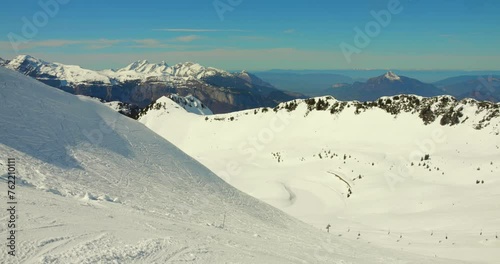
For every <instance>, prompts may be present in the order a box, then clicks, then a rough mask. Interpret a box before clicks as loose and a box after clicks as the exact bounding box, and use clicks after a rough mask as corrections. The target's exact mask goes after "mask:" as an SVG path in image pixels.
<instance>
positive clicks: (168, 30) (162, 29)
mask: <svg viewBox="0 0 500 264" xmlns="http://www.w3.org/2000/svg"><path fill="white" fill-rule="evenodd" d="M153 30H154V31H167V32H246V31H245V30H241V29H206V28H205V29H202V28H157V29H153Z"/></svg>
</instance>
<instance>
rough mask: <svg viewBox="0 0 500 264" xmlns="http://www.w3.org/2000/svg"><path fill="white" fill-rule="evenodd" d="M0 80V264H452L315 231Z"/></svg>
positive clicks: (116, 121)
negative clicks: (12, 239)
mask: <svg viewBox="0 0 500 264" xmlns="http://www.w3.org/2000/svg"><path fill="white" fill-rule="evenodd" d="M0 80H1V81H0V100H1V101H2V104H0V112H2V118H1V119H0V156H1V160H0V163H1V164H0V165H1V167H2V168H3V170H4V172H3V173H0V177H1V180H0V182H2V184H1V187H0V188H1V192H2V193H5V192H6V185H7V184H6V183H5V180H6V170H5V169H6V167H5V162H6V159H7V158H16V168H17V173H18V178H17V188H16V195H17V196H18V201H19V204H18V205H19V206H18V212H17V215H18V222H17V235H18V236H17V243H18V244H17V246H18V248H17V256H16V257H9V256H8V255H7V248H6V247H5V246H3V247H1V249H0V254H2V258H1V260H0V263H167V262H168V263H180V262H182V263H424V262H427V263H428V262H430V261H433V262H434V261H436V262H439V263H454V262H452V261H445V260H444V259H440V258H437V259H436V258H434V257H433V258H429V259H425V258H422V257H419V256H416V255H412V254H407V253H404V252H400V251H395V250H387V249H381V248H377V247H375V246H373V245H370V244H369V243H368V242H367V241H363V242H360V241H356V240H354V239H350V238H342V237H336V236H333V235H328V234H326V233H324V232H320V231H317V230H315V229H314V228H311V227H309V226H308V225H305V224H303V223H301V222H298V221H296V220H294V219H292V218H290V217H289V216H287V215H286V214H284V213H282V212H280V211H278V210H276V209H274V208H272V207H270V206H268V205H265V204H263V203H262V202H259V201H257V200H256V199H254V198H251V197H249V196H247V195H245V194H242V193H241V192H239V191H237V190H236V189H234V188H232V187H230V186H229V185H227V184H226V183H225V182H224V181H222V180H221V179H220V178H219V177H217V176H216V175H215V174H213V173H212V172H211V171H209V170H208V169H207V168H206V167H204V166H202V165H201V164H199V163H198V162H196V161H195V160H193V159H192V158H190V157H189V156H187V155H186V154H184V153H183V152H182V151H180V150H179V149H178V148H176V147H175V146H174V145H172V144H171V143H169V142H168V141H166V140H164V139H162V138H160V137H159V136H157V135H156V134H154V133H153V132H151V131H150V130H148V129H147V128H146V127H144V126H143V125H142V124H140V123H138V122H136V121H134V120H132V119H129V118H127V117H124V116H122V115H120V114H118V113H116V112H115V111H113V110H112V109H110V108H109V107H108V106H105V105H103V104H101V103H99V102H96V101H95V100H93V99H90V98H83V97H77V96H73V95H70V94H67V93H64V92H62V91H59V90H55V89H53V88H51V87H49V86H46V85H43V84H41V83H40V82H38V81H35V80H33V79H30V78H28V77H26V76H23V75H21V74H19V73H16V72H13V71H10V70H7V69H5V68H0ZM20 108H22V109H23V110H22V111H19V109H20ZM192 116H196V115H192ZM4 206H5V203H4ZM2 211H3V212H4V213H2V214H1V217H0V219H1V222H0V235H1V236H2V237H6V236H7V232H9V231H10V230H9V229H8V228H7V226H6V223H7V222H6V219H7V218H6V215H5V214H6V211H5V210H2ZM224 215H225V216H226V217H225V219H226V220H225V224H224V226H223V228H221V227H219V226H221V225H222V222H223V219H224Z"/></svg>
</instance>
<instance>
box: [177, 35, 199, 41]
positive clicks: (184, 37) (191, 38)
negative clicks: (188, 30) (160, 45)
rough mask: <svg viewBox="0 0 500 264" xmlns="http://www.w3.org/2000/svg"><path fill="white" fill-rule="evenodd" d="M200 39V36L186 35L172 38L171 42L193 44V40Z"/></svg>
mask: <svg viewBox="0 0 500 264" xmlns="http://www.w3.org/2000/svg"><path fill="white" fill-rule="evenodd" d="M198 39H201V37H200V36H198V35H188V36H180V37H177V38H174V39H173V40H174V41H176V42H193V41H195V40H198Z"/></svg>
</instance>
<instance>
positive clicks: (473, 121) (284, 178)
mask: <svg viewBox="0 0 500 264" xmlns="http://www.w3.org/2000/svg"><path fill="white" fill-rule="evenodd" d="M156 104H161V105H163V106H165V107H164V108H158V109H153V110H149V111H147V113H142V116H141V117H140V119H139V121H140V122H142V123H144V124H145V125H147V126H148V127H150V128H151V129H152V130H153V131H156V132H157V133H158V134H159V135H162V136H163V137H164V138H166V139H168V140H169V141H170V142H172V143H174V144H175V145H176V146H178V147H179V148H181V149H182V150H183V151H185V152H186V153H188V154H189V155H191V156H192V157H193V158H195V159H197V160H198V161H199V162H200V163H202V164H204V165H206V166H207V167H208V168H209V169H211V170H212V171H214V172H215V173H216V174H217V175H219V176H220V177H222V178H223V179H224V180H225V181H226V182H228V183H230V184H231V185H233V186H235V187H236V188H238V189H239V190H241V191H243V192H245V193H247V194H250V195H252V196H253V197H256V198H258V199H260V200H262V201H265V202H267V203H268V204H270V205H273V206H274V207H276V208H279V209H281V210H283V211H284V212H286V213H288V214H289V215H292V216H294V217H296V218H297V219H300V220H302V221H304V222H306V223H309V224H310V225H312V226H315V227H316V228H317V229H318V230H323V231H324V232H326V229H325V228H326V226H327V225H328V224H330V225H331V228H330V239H338V238H343V239H349V240H352V241H354V243H355V244H357V245H364V244H371V245H376V246H380V247H384V248H388V249H394V250H398V251H400V252H409V253H413V254H418V255H422V256H429V257H437V258H439V257H443V258H450V259H454V261H466V262H470V263H498V260H499V259H500V239H499V237H498V236H499V235H500V203H499V202H498V201H499V200H500V191H499V190H500V135H499V134H500V133H499V131H500V130H499V128H500V113H499V109H500V107H499V106H500V104H492V103H484V102H477V101H475V100H469V99H467V100H463V101H456V100H454V99H453V98H451V97H449V96H440V97H435V98H422V97H419V96H413V95H405V96H395V97H385V98H381V99H380V100H378V101H377V102H371V103H359V102H340V101H337V100H335V99H334V98H331V97H320V98H314V99H308V100H296V101H294V102H288V103H283V104H281V105H280V106H279V107H277V108H276V109H271V108H261V109H254V110H248V111H241V112H236V113H230V114H224V115H208V116H200V115H195V114H192V113H188V112H186V111H183V110H182V109H178V108H176V109H172V108H174V107H170V108H169V106H172V105H173V103H172V102H171V101H170V100H169V99H168V98H165V97H164V98H161V99H159V100H158V101H157V102H156ZM424 262H425V261H424ZM431 262H432V263H433V262H434V260H433V261H431Z"/></svg>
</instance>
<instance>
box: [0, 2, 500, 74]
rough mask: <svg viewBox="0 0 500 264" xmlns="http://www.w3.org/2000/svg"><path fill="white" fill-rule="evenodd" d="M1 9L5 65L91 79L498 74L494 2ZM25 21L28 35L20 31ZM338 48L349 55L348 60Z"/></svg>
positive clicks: (32, 5)
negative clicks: (185, 72) (195, 71)
mask: <svg viewBox="0 0 500 264" xmlns="http://www.w3.org/2000/svg"><path fill="white" fill-rule="evenodd" d="M57 1H59V2H57ZM2 2H3V3H2V9H1V10H0V21H1V23H0V36H1V39H0V57H3V58H7V59H9V58H12V57H14V56H16V54H31V55H33V56H36V57H40V58H42V59H45V60H48V61H58V62H63V63H68V64H78V65H82V66H84V67H87V68H93V69H104V68H119V67H123V66H125V65H126V64H128V63H130V62H132V61H135V60H140V59H147V60H150V61H151V62H159V61H163V60H164V61H167V62H168V63H169V64H174V63H178V62H184V61H195V62H199V63H201V64H204V65H207V66H215V67H219V68H223V69H248V70H266V69H426V70H437V69H460V70H500V49H499V48H498V47H500V33H499V31H498V28H499V26H500V1H495V0H491V1H490V0H442V1H438V0H435V1H429V0H399V1H398V0H350V1H334V0H330V1H323V0H317V1H293V0H289V1H263V0H215V1H214V0H184V1H168V0H163V1H156V0H151V1H148V0H143V1H131V0H121V1H114V0H109V1H102V0H101V1H97V0H86V1H83V0H64V1H63V0H41V1H40V2H43V3H57V6H58V9H59V10H56V11H57V12H53V13H52V14H48V12H47V11H44V8H43V7H42V6H41V5H40V3H39V1H19V0H3V1H2ZM62 2H67V3H64V4H63V3H62ZM397 2H399V6H398V8H399V10H402V11H401V12H398V13H396V14H391V19H390V22H389V23H388V24H387V25H386V26H385V27H384V26H380V31H379V32H375V33H376V34H372V36H369V40H370V43H369V45H366V46H362V47H361V46H359V45H358V46H357V45H356V44H355V41H354V39H355V36H356V33H355V30H354V29H355V28H356V27H358V28H359V29H360V30H361V31H362V32H363V33H366V31H365V26H366V25H367V24H369V23H371V25H373V23H378V22H376V20H375V18H374V17H373V16H372V15H371V14H370V13H371V11H375V12H381V11H383V12H389V11H390V10H392V9H390V8H388V5H389V4H394V5H396V4H397ZM214 3H215V4H216V5H217V6H218V8H219V11H218V9H217V8H216V7H215V6H214ZM224 8H225V11H223V9H224ZM47 14H48V15H47ZM44 15H47V16H46V17H45V18H47V19H46V20H45V21H44V20H43V19H44ZM51 15H52V16H51ZM34 17H35V19H39V21H38V22H36V21H35V20H34ZM23 18H25V19H23ZM26 21H28V24H32V25H33V27H34V28H35V29H36V31H37V32H36V33H33V34H31V33H32V32H29V31H28V34H26V32H27V31H23V27H25V28H26V26H25V25H26V24H27V23H26ZM11 40H14V43H18V44H19V46H17V47H18V50H17V51H16V50H14V49H13V47H12V41H11ZM341 43H345V44H348V45H350V47H353V49H355V50H356V52H355V53H353V54H352V55H350V56H346V55H345V53H343V51H342V49H341V48H340V44H341ZM347 57H349V58H350V61H349V60H347V59H346V58H347Z"/></svg>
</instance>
